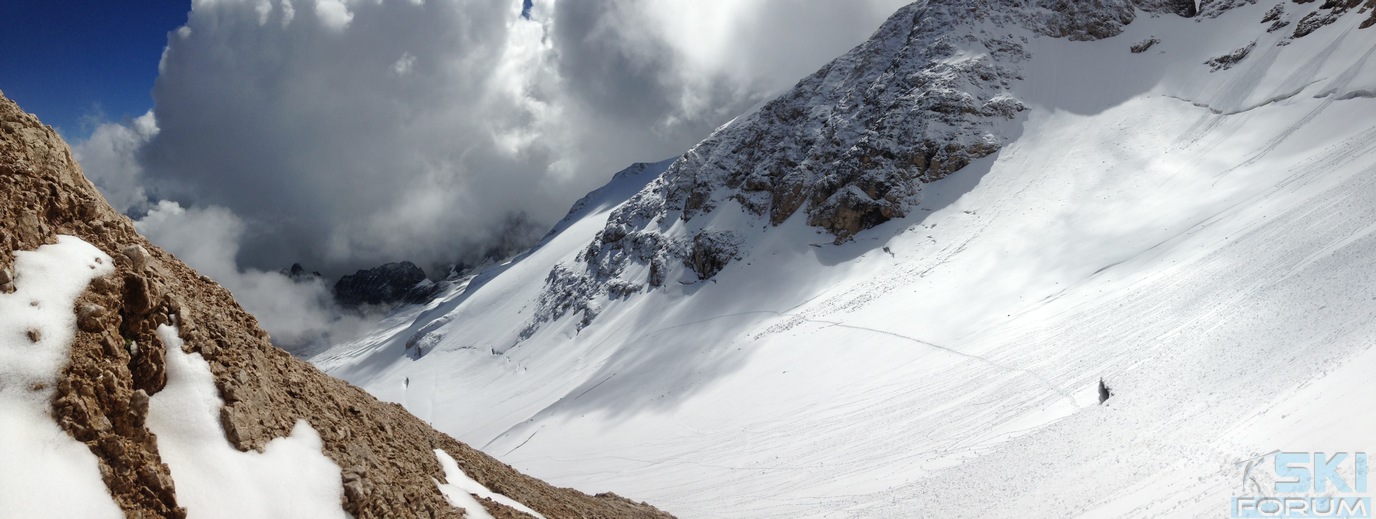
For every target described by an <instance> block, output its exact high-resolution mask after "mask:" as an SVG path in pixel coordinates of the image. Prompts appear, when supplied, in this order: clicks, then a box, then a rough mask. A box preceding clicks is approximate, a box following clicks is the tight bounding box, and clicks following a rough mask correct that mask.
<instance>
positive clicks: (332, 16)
mask: <svg viewBox="0 0 1376 519" xmlns="http://www.w3.org/2000/svg"><path fill="white" fill-rule="evenodd" d="M315 16H316V17H317V18H319V19H320V23H322V24H324V25H325V27H327V28H329V29H331V30H335V31H342V30H344V28H345V27H348V26H349V22H352V21H354V13H352V12H349V8H348V7H347V6H345V5H344V2H341V1H339V0H316V2H315Z"/></svg>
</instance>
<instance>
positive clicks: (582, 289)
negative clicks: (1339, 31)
mask: <svg viewBox="0 0 1376 519" xmlns="http://www.w3.org/2000/svg"><path fill="white" fill-rule="evenodd" d="M1139 7H1140V8H1142V9H1144V10H1150V11H1161V12H1168V13H1176V14H1192V13H1193V10H1194V4H1193V3H1192V2H1181V1H1156V2H1142V3H1140V4H1134V3H1133V2H1128V1H1126V0H1121V1H1094V2H1078V1H1069V0H1058V1H1048V2H1023V1H1012V0H993V1H932V2H916V3H913V4H911V5H908V6H906V7H904V8H902V9H900V10H898V12H896V13H895V14H894V15H893V16H891V17H890V18H889V19H888V20H887V21H886V22H885V23H884V24H883V25H882V26H881V27H880V28H879V29H878V31H876V32H875V34H874V35H873V36H872V37H871V38H870V39H869V40H868V41H866V42H864V43H863V44H861V45H860V46H858V47H856V48H855V49H853V50H851V51H850V52H848V53H846V54H845V55H843V56H841V57H839V58H837V59H836V60H834V61H832V62H831V63H829V64H827V65H826V66H824V67H822V69H821V70H818V71H817V72H816V73H814V74H813V75H811V76H809V77H807V78H805V79H803V80H802V81H800V82H799V83H798V84H797V85H796V86H795V87H794V88H793V89H792V90H790V91H788V92H786V93H785V94H783V95H781V96H780V97H778V98H776V99H774V100H773V101H770V102H769V103H767V104H765V105H764V106H763V107H762V108H760V109H759V110H758V111H756V112H754V113H751V114H749V115H747V116H745V117H743V118H741V119H739V120H737V121H733V122H732V123H730V124H728V125H726V126H724V127H723V128H721V129H719V130H718V131H716V132H715V133H714V134H713V135H712V136H711V137H709V138H708V139H706V140H705V141H703V142H702V143H700V144H698V145H697V146H695V147H694V148H693V149H691V150H689V151H688V152H687V153H685V154H684V155H683V156H682V157H681V158H679V159H678V160H677V161H675V162H674V163H673V164H672V165H671V166H670V167H669V169H668V170H667V171H666V172H665V173H664V174H663V175H662V176H661V177H660V178H658V179H656V180H655V181H654V182H652V183H650V184H649V185H648V186H646V187H645V189H643V190H641V191H640V192H639V193H637V194H636V195H635V196H634V197H632V198H631V199H630V200H629V201H628V202H627V203H626V204H625V205H623V206H621V207H620V208H618V209H617V210H616V211H615V212H613V214H612V215H611V217H610V218H609V219H608V221H607V224H606V228H605V229H604V230H603V231H602V232H601V233H599V234H598V235H597V236H596V237H595V238H594V239H593V241H592V242H591V243H590V244H588V246H587V249H586V252H585V253H584V254H583V255H582V256H581V257H580V258H579V259H578V262H577V263H576V264H572V265H560V266H557V267H556V268H555V269H554V270H553V271H552V272H551V273H550V275H549V278H548V282H547V288H548V289H547V291H546V293H545V294H544V296H542V299H541V301H540V307H539V309H538V310H537V311H536V313H535V315H534V316H533V317H532V320H531V322H530V323H529V325H528V326H527V327H526V329H525V332H524V333H523V334H522V336H523V337H527V336H529V335H530V334H531V333H533V332H534V331H535V330H536V329H538V326H539V325H540V324H541V323H543V322H547V321H549V320H553V319H557V318H559V317H561V316H563V315H565V314H567V313H570V312H581V313H582V315H583V317H582V321H583V322H584V323H585V324H586V323H590V322H591V321H592V320H593V319H594V318H595V317H596V314H597V312H598V305H597V304H595V303H594V301H595V300H596V299H598V298H600V297H602V296H610V297H611V299H613V300H615V299H619V298H621V297H624V296H627V295H629V294H633V293H636V292H639V291H642V290H648V289H655V288H658V287H661V286H663V285H664V284H665V283H666V282H668V281H670V280H675V279H680V278H685V277H687V278H691V279H694V280H700V279H710V278H712V277H713V276H715V275H716V274H717V273H718V272H720V271H721V270H722V269H723V268H725V267H726V265H727V264H729V263H730V262H731V261H733V259H734V258H736V257H738V256H739V255H740V254H741V253H742V247H744V246H747V245H746V242H747V240H746V238H745V231H746V229H747V228H754V227H758V225H759V224H757V223H755V222H754V221H753V220H762V221H763V223H764V224H766V225H767V226H778V225H781V224H783V223H784V222H785V221H788V220H789V219H791V218H794V217H795V216H799V215H800V216H799V217H800V218H802V219H804V221H805V222H806V224H807V225H809V226H812V227H816V228H819V229H821V230H822V231H825V232H827V233H828V234H830V235H831V236H832V237H833V241H834V242H835V243H837V244H839V243H843V242H845V241H848V240H851V239H853V238H854V237H855V236H856V235H857V234H859V233H861V232H863V231H865V230H867V229H871V228H873V227H875V226H877V225H880V224H883V223H884V222H887V221H890V220H893V219H895V218H902V217H904V216H906V215H908V214H909V213H911V212H912V211H913V210H914V209H915V208H916V207H918V206H919V205H920V204H921V202H922V198H923V197H922V192H923V186H924V185H926V184H928V183H931V182H934V181H937V180H940V179H942V178H944V177H946V176H947V175H949V174H951V173H952V172H955V171H957V170H960V169H961V168H964V167H966V166H967V165H969V164H970V163H971V162H972V161H975V160H977V159H980V158H982V157H987V156H990V155H992V154H994V153H996V152H998V151H999V150H1000V149H1001V148H1002V147H1003V146H1004V144H1006V143H1008V142H1010V141H1012V140H1014V139H1016V138H1017V135H1018V133H1019V132H1020V131H1021V130H1020V129H1021V126H1020V123H1019V122H1018V118H1019V114H1020V113H1022V112H1023V111H1024V110H1025V106H1024V105H1023V102H1022V101H1021V100H1019V98H1018V96H1017V95H1016V93H1015V87H1014V85H1015V84H1016V83H1017V82H1018V81H1019V80H1021V79H1022V75H1023V71H1022V64H1023V62H1025V61H1026V60H1027V59H1028V58H1029V57H1030V56H1029V54H1028V52H1027V50H1026V47H1025V46H1026V44H1027V42H1028V41H1029V38H1034V37H1038V36H1046V37H1053V38H1065V39H1070V40H1095V39H1100V38H1106V37H1111V36H1115V35H1117V34H1119V33H1121V32H1122V30H1123V27H1124V26H1125V25H1127V24H1128V23H1130V22H1132V20H1133V19H1134V17H1135V16H1137V13H1138V8H1139ZM723 211H725V212H736V211H740V212H743V213H744V214H746V215H748V217H749V218H748V219H749V220H752V221H749V222H746V221H736V220H732V221H731V222H730V223H726V222H723V223H714V222H713V220H715V219H717V218H718V217H719V216H721V212H723ZM726 218H729V217H726ZM633 265H639V266H642V267H644V268H643V269H642V268H637V267H635V266H633ZM684 268H686V269H687V270H688V272H683V269H684ZM642 270H643V271H645V272H643V273H642V272H641V271H642ZM631 271H634V272H635V273H636V274H635V275H629V274H628V273H629V272H631Z"/></svg>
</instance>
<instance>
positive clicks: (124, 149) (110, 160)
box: [72, 111, 158, 213]
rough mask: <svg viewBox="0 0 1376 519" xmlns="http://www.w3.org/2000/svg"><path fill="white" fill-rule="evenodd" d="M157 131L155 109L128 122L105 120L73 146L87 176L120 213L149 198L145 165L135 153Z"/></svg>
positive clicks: (132, 208) (135, 209)
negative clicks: (142, 164) (145, 191)
mask: <svg viewBox="0 0 1376 519" xmlns="http://www.w3.org/2000/svg"><path fill="white" fill-rule="evenodd" d="M157 133H158V123H157V121H156V120H154V118H153V112H151V111H150V112H148V113H146V114H143V115H142V116H140V117H138V118H137V119H134V120H132V121H129V122H127V123H124V124H121V123H109V122H107V123H103V124H101V125H99V126H97V127H96V129H95V131H93V132H91V136H90V137H87V138H86V140H84V141H81V142H78V143H77V144H76V145H75V146H73V147H72V152H73V154H74V155H76V159H77V161H78V162H80V163H81V165H82V168H83V169H84V170H85V172H86V176H87V177H88V178H90V179H91V182H92V183H94V184H95V185H96V187H98V188H100V192H101V193H102V194H104V195H105V198H106V199H107V200H109V201H110V205H112V206H114V207H115V209H116V210H118V211H120V212H122V213H123V212H129V211H131V210H134V211H137V210H139V209H142V208H143V206H144V204H145V203H146V201H147V196H146V195H145V194H144V188H143V182H144V179H143V167H142V166H141V165H139V163H138V161H137V160H136V157H135V154H136V153H137V152H138V150H139V148H141V147H143V145H144V144H145V143H147V142H148V140H149V139H151V138H153V136H154V135H157Z"/></svg>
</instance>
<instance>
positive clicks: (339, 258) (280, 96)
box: [83, 0, 902, 274]
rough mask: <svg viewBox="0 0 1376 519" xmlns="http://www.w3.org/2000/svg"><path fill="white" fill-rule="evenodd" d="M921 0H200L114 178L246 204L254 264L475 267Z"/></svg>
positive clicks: (194, 200) (247, 259)
mask: <svg viewBox="0 0 1376 519" xmlns="http://www.w3.org/2000/svg"><path fill="white" fill-rule="evenodd" d="M900 3H902V2H901V1H895V0H866V1H862V2H833V1H829V0H799V1H784V0H762V1H758V2H738V1H731V0H708V1H704V0H677V1H653V2H649V1H646V2H630V1H624V2H618V1H597V2H582V1H577V2H575V1H563V2H557V3H556V2H536V3H535V4H534V5H533V7H532V8H531V10H530V17H529V19H526V18H523V17H522V16H521V8H522V5H521V2H519V1H511V2H491V1H487V0H481V1H480V0H447V1H442V0H431V1H426V2H405V1H392V0H383V1H378V0H295V1H294V2H292V1H287V0H196V1H194V2H193V4H192V11H191V13H190V15H189V19H188V21H187V25H186V27H185V28H183V29H181V30H178V31H175V32H174V33H172V34H171V35H170V36H169V41H168V48H167V49H166V51H165V53H164V55H163V60H162V62H161V64H160V69H159V70H160V76H159V78H158V80H157V84H156V87H155V89H154V99H155V103H156V106H155V108H154V111H155V114H156V120H157V128H158V131H157V132H156V133H155V134H152V135H149V136H148V137H149V138H148V139H147V140H148V142H147V144H146V145H143V146H142V148H141V151H140V152H139V154H138V155H137V159H138V160H137V163H136V164H133V165H134V166H138V167H140V168H141V173H139V175H126V174H124V173H119V172H124V171H131V170H130V169H129V168H123V166H122V165H118V164H116V166H111V167H110V171H111V173H109V174H108V175H107V177H108V178H110V179H112V180H110V181H109V182H106V185H107V186H119V189H124V188H125V187H126V186H127V185H129V183H127V182H117V181H115V180H114V179H127V178H139V179H142V181H143V184H142V186H141V187H142V188H143V189H144V190H145V191H146V192H147V193H148V194H149V195H150V196H152V197H153V198H154V199H169V200H176V201H178V202H179V203H180V204H181V205H182V206H184V207H207V206H218V207H223V208H226V209H228V210H229V211H231V212H232V213H233V214H234V215H236V216H237V217H238V218H239V219H240V220H241V221H242V222H243V224H244V225H245V229H246V230H245V231H244V232H243V234H242V236H243V238H244V240H245V241H244V243H243V247H242V249H241V250H240V253H239V257H238V258H237V259H238V260H239V261H241V262H243V263H244V264H246V265H249V266H252V267H255V268H260V269H277V268H281V267H282V266H285V265H289V264H291V263H292V262H296V261H300V262H303V263H306V264H307V265H308V266H310V267H312V268H318V269H321V270H324V271H326V272H328V273H332V274H339V273H343V272H347V271H348V270H351V269H355V268H361V267H367V266H373V265H376V264H378V263H381V262H384V261H392V260H397V259H411V260H413V261H417V262H418V263H421V264H428V265H434V264H442V263H450V262H454V261H459V260H464V259H470V260H471V259H473V256H475V255H478V254H481V253H483V252H485V251H486V249H488V248H490V247H491V246H493V244H495V243H498V242H499V241H501V240H503V239H507V240H508V241H510V237H509V236H504V234H506V233H505V231H506V229H507V228H509V227H510V224H511V222H514V221H527V222H535V223H536V224H538V225H539V226H544V225H547V224H550V223H552V222H553V220H554V219H556V218H558V217H559V216H560V215H562V213H563V212H564V210H565V209H566V208H567V206H568V204H569V203H571V202H572V201H573V200H575V199H577V198H578V197H579V196H581V195H582V194H583V193H584V192H586V191H588V190H589V189H591V188H593V187H596V186H597V185H599V184H600V183H601V182H603V181H604V180H605V179H606V178H607V177H608V176H609V175H610V174H611V173H612V172H614V171H616V170H619V169H621V168H622V167H624V166H625V165H627V164H628V163H630V162H634V161H645V160H657V159H662V158H664V157H668V156H672V155H676V154H678V153H682V152H683V151H684V150H686V149H687V148H688V147H690V146H692V145H693V144H694V143H696V142H697V141H698V140H700V139H702V138H703V137H705V136H706V135H707V134H708V133H709V132H710V131H711V130H712V129H713V128H715V127H716V126H718V125H720V124H722V123H724V122H726V121H727V120H729V119H730V118H731V117H733V116H734V115H736V114H738V113H739V112H741V111H743V110H745V109H747V108H748V107H750V106H752V105H754V104H756V103H758V102H760V101H761V100H763V99H765V98H766V97H767V96H770V95H772V94H774V93H776V92H778V91H781V90H782V89H784V88H787V87H788V86H790V85H792V84H793V83H794V82H796V81H797V80H798V79H800V78H801V77H803V76H805V75H806V74H809V73H811V72H812V71H813V70H815V69H816V68H817V67H819V66H820V65H822V64H824V63H825V62H826V61H828V60H829V59H831V58H832V57H834V56H836V55H839V54H840V53H842V52H844V51H845V50H846V49H847V48H849V47H850V46H853V45H855V44H857V43H859V42H860V41H862V40H864V38H865V37H867V36H868V34H869V33H870V32H871V31H872V30H873V29H874V28H875V27H877V26H878V25H879V23H880V22H881V21H882V20H883V18H884V17H886V16H887V15H888V14H889V13H890V12H892V11H893V10H894V9H896V8H897V7H898V5H899V4H900ZM151 120H152V119H151V118H150V122H151ZM135 134H136V135H142V134H138V133H137V132H135ZM95 141H96V138H95V137H93V138H92V142H95ZM87 144H89V145H90V146H95V144H92V143H87ZM83 155H84V156H89V157H95V156H96V155H95V154H94V153H93V152H91V153H86V154H83ZM125 156H127V154H126V155H125ZM125 165H128V164H125ZM86 166H87V170H88V171H90V172H92V173H96V174H104V173H101V172H102V171H104V170H105V166H99V167H98V166H95V165H94V164H87V165H86ZM93 176H94V175H93ZM110 189H112V188H107V193H115V191H111V190H110ZM119 193H120V194H118V195H114V194H112V195H111V197H112V198H119V199H121V200H124V202H122V203H123V204H125V205H126V206H129V207H132V206H133V204H134V203H133V202H131V201H129V200H135V199H137V198H138V197H139V195H138V193H137V192H136V191H128V190H125V191H120V192H119Z"/></svg>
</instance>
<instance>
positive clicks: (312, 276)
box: [279, 263, 324, 283]
mask: <svg viewBox="0 0 1376 519" xmlns="http://www.w3.org/2000/svg"><path fill="white" fill-rule="evenodd" d="M279 272H281V274H282V275H283V276H286V277H288V278H290V279H291V280H292V281H295V282H297V283H304V282H309V281H318V280H320V279H322V278H324V276H321V275H320V273H319V272H315V271H307V270H306V267H304V266H302V265H301V264H300V263H292V264H291V267H290V268H285V269H282V270H281V271H279Z"/></svg>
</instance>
